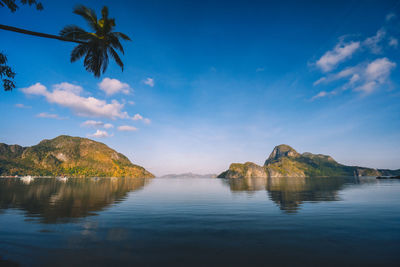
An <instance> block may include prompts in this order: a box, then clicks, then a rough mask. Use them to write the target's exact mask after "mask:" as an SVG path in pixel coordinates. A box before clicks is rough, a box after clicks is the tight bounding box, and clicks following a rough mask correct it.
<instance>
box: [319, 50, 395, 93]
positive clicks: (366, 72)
mask: <svg viewBox="0 0 400 267" xmlns="http://www.w3.org/2000/svg"><path fill="white" fill-rule="evenodd" d="M395 67H396V63H395V62H392V61H390V60H389V59H388V58H386V57H383V58H378V59H375V60H374V61H372V62H366V63H361V64H358V65H356V66H353V67H348V68H346V69H344V70H342V71H340V72H338V73H335V74H331V75H328V76H326V77H323V78H321V79H319V80H317V81H316V82H314V85H316V86H317V85H320V84H327V83H330V82H333V81H337V80H342V79H344V80H345V81H346V82H345V83H344V84H343V85H342V86H341V88H340V90H348V89H353V90H354V91H358V92H362V93H363V94H370V93H372V92H374V91H375V90H377V89H378V88H379V87H381V86H383V85H386V84H388V83H389V82H390V80H389V78H390V74H391V72H392V71H393V69H394V68H395ZM334 92H337V90H336V91H334ZM320 93H321V95H316V96H314V97H313V98H312V100H314V99H317V98H320V97H324V96H327V95H328V93H326V92H325V93H323V92H320Z"/></svg>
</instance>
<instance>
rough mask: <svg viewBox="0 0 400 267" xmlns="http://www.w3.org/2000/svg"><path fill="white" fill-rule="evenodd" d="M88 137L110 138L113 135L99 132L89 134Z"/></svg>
mask: <svg viewBox="0 0 400 267" xmlns="http://www.w3.org/2000/svg"><path fill="white" fill-rule="evenodd" d="M87 136H88V137H94V138H105V137H110V136H112V135H110V134H108V133H107V132H106V131H102V130H97V131H96V132H95V133H93V134H88V135H87Z"/></svg>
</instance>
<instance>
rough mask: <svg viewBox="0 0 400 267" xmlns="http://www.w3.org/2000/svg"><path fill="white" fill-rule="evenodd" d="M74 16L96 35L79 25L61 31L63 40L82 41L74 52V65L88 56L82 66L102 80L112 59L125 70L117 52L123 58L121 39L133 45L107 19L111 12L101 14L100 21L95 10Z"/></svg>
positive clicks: (81, 9)
mask: <svg viewBox="0 0 400 267" xmlns="http://www.w3.org/2000/svg"><path fill="white" fill-rule="evenodd" d="M74 13H75V14H77V15H79V16H81V17H82V18H83V19H84V20H85V21H86V22H87V23H88V25H89V27H90V29H91V30H92V31H93V32H87V31H85V30H83V29H82V28H80V27H78V26H76V25H69V26H66V27H64V29H62V30H61V31H60V36H61V37H63V38H66V39H69V40H74V41H80V42H81V44H79V45H77V46H76V47H75V48H74V49H73V50H72V52H71V62H75V61H77V60H78V59H80V58H82V57H83V56H85V58H84V61H83V64H84V66H85V68H86V70H87V71H89V72H92V73H93V74H94V76H95V77H100V75H101V74H102V73H104V72H105V71H106V69H107V66H108V59H109V56H111V57H112V58H113V59H114V60H115V62H116V63H117V64H118V66H120V67H121V69H122V71H123V70H124V64H123V63H122V60H121V59H120V57H119V55H118V53H117V52H116V50H119V51H120V52H121V53H122V54H124V49H123V47H122V45H121V42H120V39H123V40H126V41H130V40H131V39H130V38H129V37H128V36H127V35H126V34H124V33H121V32H114V31H113V30H114V27H115V19H113V18H109V17H108V8H107V7H103V9H102V10H101V16H102V17H101V19H97V16H96V13H95V12H94V10H93V9H90V8H87V7H85V6H83V5H79V6H77V7H75V9H74Z"/></svg>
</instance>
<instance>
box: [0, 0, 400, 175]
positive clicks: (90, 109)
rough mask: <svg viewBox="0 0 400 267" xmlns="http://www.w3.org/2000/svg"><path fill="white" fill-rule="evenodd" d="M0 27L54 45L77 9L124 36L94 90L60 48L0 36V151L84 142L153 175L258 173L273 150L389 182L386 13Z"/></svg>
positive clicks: (395, 57) (207, 5) (16, 18)
mask: <svg viewBox="0 0 400 267" xmlns="http://www.w3.org/2000/svg"><path fill="white" fill-rule="evenodd" d="M42 2H43V5H44V10H43V11H36V10H35V9H33V8H29V7H22V8H20V9H19V10H18V11H17V12H15V13H11V12H9V11H8V10H6V9H4V8H0V23H1V24H7V25H12V26H16V27H21V28H27V29H31V30H35V31H41V32H46V33H53V34H57V33H58V32H59V30H60V29H62V28H63V27H64V26H65V25H67V24H77V25H80V26H82V27H85V28H86V25H85V23H84V21H83V20H82V19H81V18H80V17H78V16H77V15H74V14H73V13H72V9H73V7H74V6H75V5H76V4H79V3H82V4H84V5H86V6H88V7H91V8H94V9H95V10H96V11H97V12H100V9H101V7H102V6H103V5H107V6H108V7H109V9H110V16H111V17H115V18H116V23H117V30H118V31H121V32H124V33H126V34H128V35H129V36H130V37H131V38H132V40H133V41H132V42H125V43H124V46H125V56H123V57H122V59H123V61H124V63H125V70H124V72H121V71H120V69H119V68H118V66H116V64H115V63H111V64H110V66H109V69H108V70H107V72H106V73H105V75H103V76H102V77H101V78H100V79H96V78H94V77H93V76H92V75H91V74H90V73H88V72H86V71H85V70H84V67H83V64H82V62H76V63H70V62H69V54H70V52H71V50H72V49H73V47H74V44H72V43H65V42H60V41H57V40H50V39H43V38H37V37H31V36H25V35H21V34H17V33H12V32H5V31H0V39H1V49H2V51H4V52H6V54H7V56H8V60H9V63H10V65H12V66H13V67H14V69H15V71H16V72H17V76H16V83H17V89H15V90H14V91H12V92H4V91H1V92H0V112H1V114H2V116H1V117H0V124H1V128H0V129H1V131H0V142H4V143H8V144H14V143H17V144H21V145H25V146H28V145H33V144H36V143H38V142H39V141H40V140H42V139H44V138H54V137H56V136H58V135H60V134H68V135H72V136H82V137H90V138H93V139H95V140H98V141H101V142H104V143H105V144H107V145H109V146H111V147H112V148H114V149H116V150H118V151H120V152H121V153H123V154H125V155H127V156H128V157H129V158H130V159H131V160H132V161H133V162H134V163H136V164H139V165H142V166H144V167H146V168H147V169H149V170H150V171H152V172H154V173H155V174H157V175H160V174H166V173H180V172H187V171H192V172H198V173H219V172H221V171H223V170H224V169H226V168H227V167H228V166H229V164H230V163H231V162H245V161H253V162H255V163H258V164H262V163H263V162H264V160H265V158H266V157H267V156H268V155H269V153H270V152H271V151H272V149H273V148H274V146H275V145H278V144H281V143H285V144H289V145H291V146H293V147H294V148H295V149H296V150H298V151H299V152H306V151H309V152H313V153H322V154H329V155H331V156H333V157H334V158H335V159H336V160H337V161H339V162H341V163H344V164H349V165H361V166H369V167H375V168H400V153H399V151H400V141H399V140H400V120H399V118H400V116H399V115H400V101H399V100H400V89H399V82H400V81H399V64H400V57H399V49H400V47H398V46H399V44H398V42H399V39H400V4H399V1H362V3H361V2H360V1H331V2H329V1H323V2H322V1H321V2H317V1H310V2H307V1H302V3H298V2H299V1H279V2H276V3H265V1H218V2H216V1H196V2H194V1H193V2H189V1H129V2H128V1H112V2H110V1H46V0H44V1H42Z"/></svg>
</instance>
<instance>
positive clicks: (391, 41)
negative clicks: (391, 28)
mask: <svg viewBox="0 0 400 267" xmlns="http://www.w3.org/2000/svg"><path fill="white" fill-rule="evenodd" d="M398 45H399V41H398V40H397V39H396V38H394V37H390V38H389V46H392V47H394V48H397V46H398Z"/></svg>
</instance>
